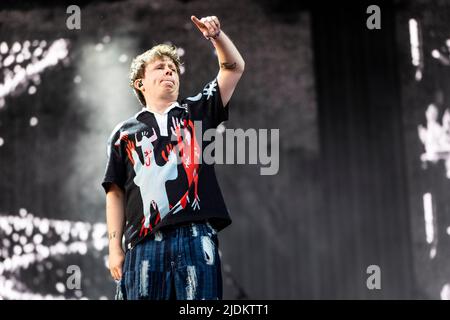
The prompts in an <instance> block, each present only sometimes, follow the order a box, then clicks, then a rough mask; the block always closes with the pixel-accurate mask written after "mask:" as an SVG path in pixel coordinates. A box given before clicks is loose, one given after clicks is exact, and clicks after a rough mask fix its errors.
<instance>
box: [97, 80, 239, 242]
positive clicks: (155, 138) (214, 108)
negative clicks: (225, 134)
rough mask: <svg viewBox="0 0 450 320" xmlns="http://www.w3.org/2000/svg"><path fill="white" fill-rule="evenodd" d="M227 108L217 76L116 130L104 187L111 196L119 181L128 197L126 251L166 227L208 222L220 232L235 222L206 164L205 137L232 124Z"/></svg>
mask: <svg viewBox="0 0 450 320" xmlns="http://www.w3.org/2000/svg"><path fill="white" fill-rule="evenodd" d="M228 108H229V104H227V105H226V106H225V107H224V106H223V103H222V99H221V96H220V91H219V86H218V84H217V78H216V79H214V80H213V81H211V82H209V83H208V84H207V85H206V86H205V87H204V89H203V90H202V92H200V93H199V94H197V95H196V96H193V97H188V98H185V99H182V100H181V102H174V103H173V104H172V105H171V106H170V107H169V108H167V109H166V110H165V112H164V114H162V115H161V114H158V113H153V112H151V111H149V110H148V109H147V108H143V109H142V110H141V111H140V112H138V113H137V114H136V115H135V116H133V117H132V118H130V119H128V120H126V121H123V122H121V123H119V124H118V125H117V126H116V128H115V129H114V130H113V132H112V134H111V136H110V138H109V140H108V147H107V151H108V161H107V165H106V170H105V176H104V179H103V182H102V186H103V188H104V189H105V192H108V190H109V188H110V186H111V184H112V183H115V184H116V185H117V186H119V187H120V188H121V189H122V190H123V191H124V193H125V201H126V204H125V216H126V226H125V231H124V235H125V246H126V249H127V250H128V249H130V248H132V247H134V246H135V245H136V244H137V243H138V242H139V241H141V240H142V239H144V238H145V237H146V236H149V235H150V234H154V233H155V232H156V231H158V230H159V229H160V228H163V227H166V226H173V225H176V224H184V223H188V222H194V221H207V222H209V223H210V225H211V226H212V227H213V228H214V229H216V231H220V230H222V229H223V228H225V227H226V226H228V225H229V224H231V218H230V216H229V213H228V210H227V208H226V205H225V202H224V199H223V196H222V193H221V190H220V187H219V184H218V182H217V178H216V174H215V171H214V164H208V163H205V162H204V161H201V159H202V156H203V151H204V150H205V148H206V147H207V146H208V145H209V144H210V143H211V142H209V141H202V140H201V139H202V137H203V133H204V132H205V130H207V129H212V128H217V126H218V125H219V124H220V123H221V122H223V121H226V120H228Z"/></svg>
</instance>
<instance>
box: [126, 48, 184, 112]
mask: <svg viewBox="0 0 450 320" xmlns="http://www.w3.org/2000/svg"><path fill="white" fill-rule="evenodd" d="M164 56H166V57H168V58H170V59H172V61H173V63H174V64H175V67H176V68H177V72H178V75H180V67H181V65H182V62H181V60H180V57H179V56H178V52H177V48H176V47H175V46H174V45H169V44H158V45H156V46H154V47H152V48H151V49H150V50H147V51H145V52H144V53H142V54H140V55H138V56H137V57H135V58H134V59H133V61H132V62H131V68H130V75H129V78H130V86H131V87H132V88H133V90H134V94H135V95H136V97H137V98H138V100H139V102H140V103H141V104H142V105H143V106H145V105H146V104H145V97H144V95H143V94H142V92H141V91H140V90H138V89H136V88H135V86H134V82H135V81H136V79H139V78H144V76H145V67H146V66H147V64H148V63H150V62H153V61H154V60H156V59H161V58H163V57H164Z"/></svg>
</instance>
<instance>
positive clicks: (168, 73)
mask: <svg viewBox="0 0 450 320" xmlns="http://www.w3.org/2000/svg"><path fill="white" fill-rule="evenodd" d="M166 75H170V76H171V75H172V69H170V68H167V69H166Z"/></svg>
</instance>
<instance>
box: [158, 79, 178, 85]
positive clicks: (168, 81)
mask: <svg viewBox="0 0 450 320" xmlns="http://www.w3.org/2000/svg"><path fill="white" fill-rule="evenodd" d="M161 83H163V84H164V83H170V84H171V85H175V82H174V81H173V80H168V79H163V80H161Z"/></svg>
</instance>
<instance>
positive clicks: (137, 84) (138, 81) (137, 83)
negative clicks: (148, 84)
mask: <svg viewBox="0 0 450 320" xmlns="http://www.w3.org/2000/svg"><path fill="white" fill-rule="evenodd" d="M141 84H142V79H136V80H134V83H133V85H134V87H135V88H136V89H138V90H142V89H143V86H141Z"/></svg>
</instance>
